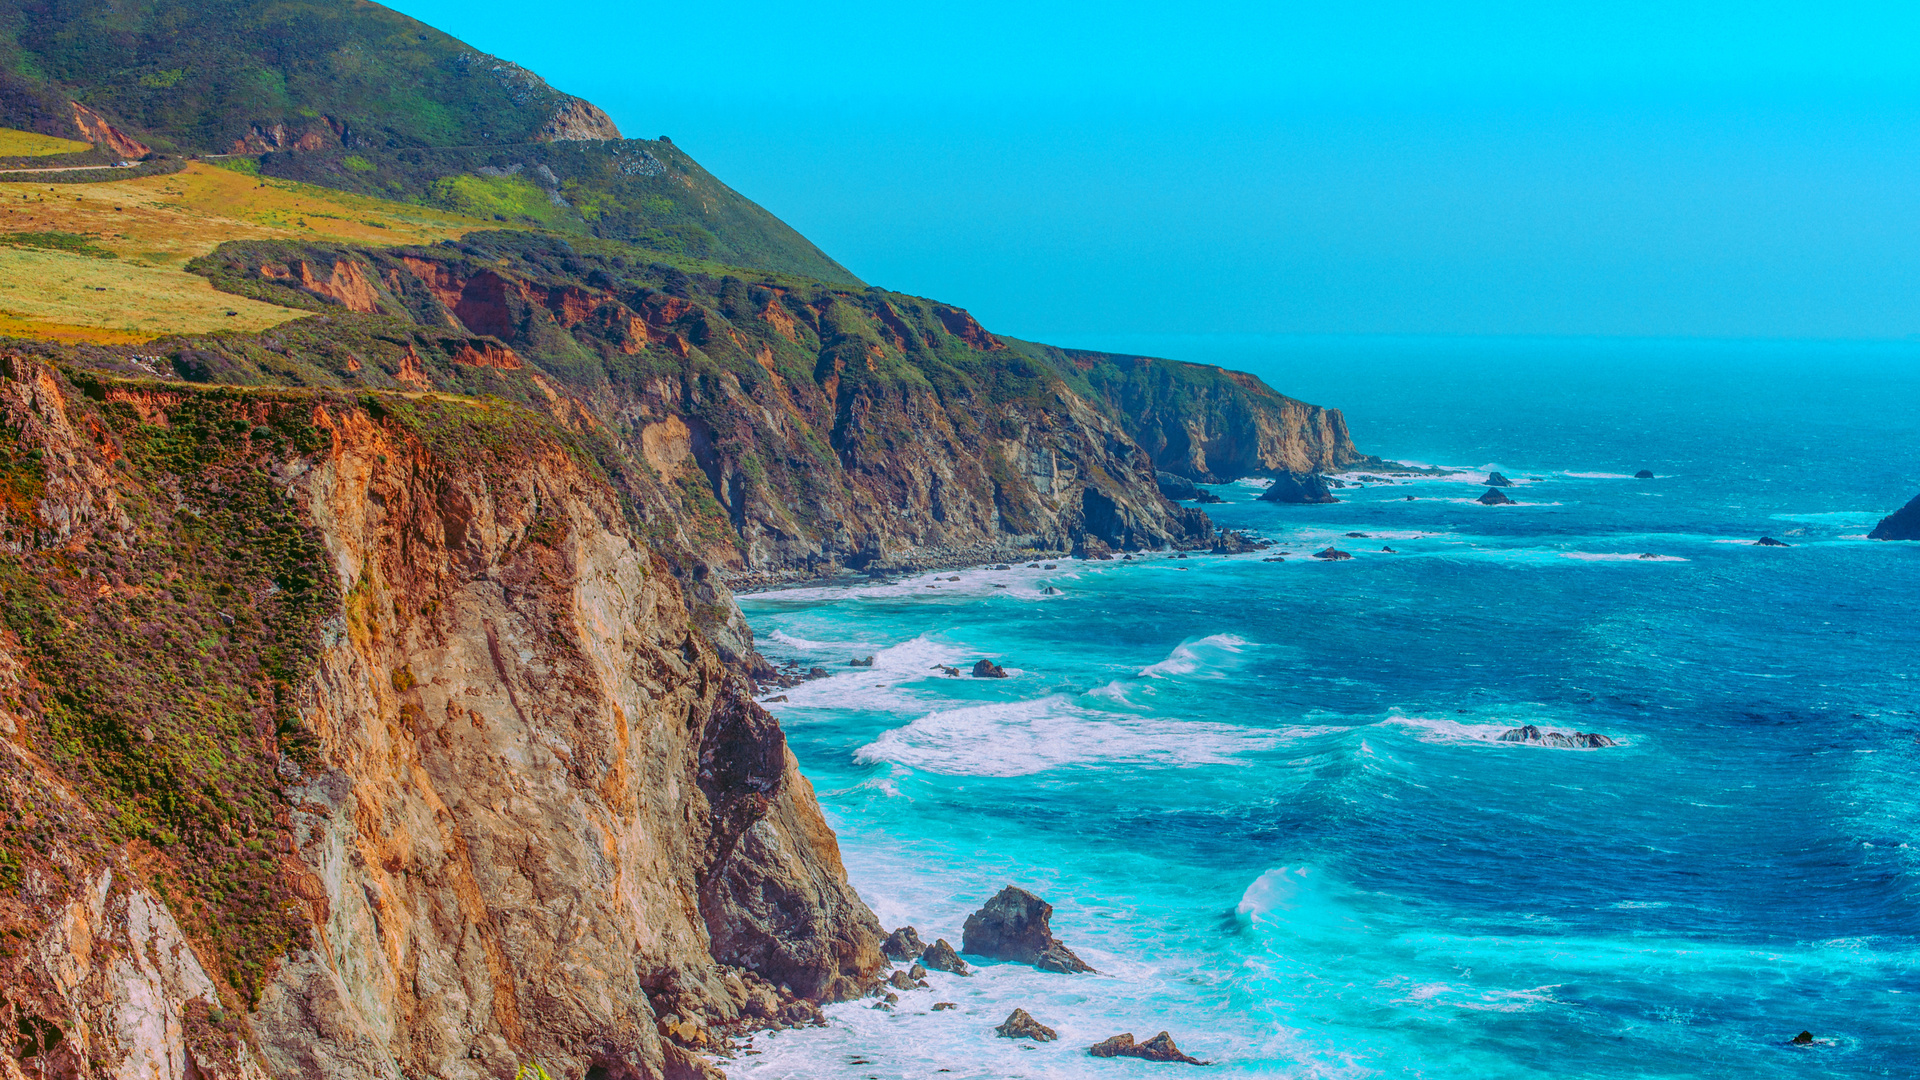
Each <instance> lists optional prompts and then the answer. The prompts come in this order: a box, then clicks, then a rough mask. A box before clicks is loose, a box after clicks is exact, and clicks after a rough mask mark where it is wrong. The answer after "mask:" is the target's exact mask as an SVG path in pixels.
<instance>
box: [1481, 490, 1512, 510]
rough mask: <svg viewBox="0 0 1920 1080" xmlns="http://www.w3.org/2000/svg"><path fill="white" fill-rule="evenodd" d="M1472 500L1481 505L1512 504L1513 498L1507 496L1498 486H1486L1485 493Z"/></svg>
mask: <svg viewBox="0 0 1920 1080" xmlns="http://www.w3.org/2000/svg"><path fill="white" fill-rule="evenodd" d="M1474 502H1477V503H1479V504H1480V505H1482V506H1512V505H1513V500H1512V499H1509V498H1507V495H1506V492H1503V491H1501V490H1500V489H1499V488H1488V489H1487V493H1486V494H1485V495H1482V496H1480V497H1479V498H1478V499H1475V500H1474Z"/></svg>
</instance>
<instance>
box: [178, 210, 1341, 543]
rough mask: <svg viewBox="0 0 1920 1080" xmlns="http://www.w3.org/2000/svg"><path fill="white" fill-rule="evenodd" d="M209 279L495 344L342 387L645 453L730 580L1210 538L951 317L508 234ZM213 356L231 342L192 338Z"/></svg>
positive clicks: (456, 348) (669, 513) (1115, 436)
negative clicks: (496, 401) (471, 411)
mask: <svg viewBox="0 0 1920 1080" xmlns="http://www.w3.org/2000/svg"><path fill="white" fill-rule="evenodd" d="M487 245H492V246H487ZM201 269H202V271H203V272H206V273H207V274H208V275H209V276H210V277H212V278H213V280H214V281H215V282H216V283H218V284H220V285H221V286H222V287H224V288H230V289H234V290H235V291H242V292H247V293H249V294H250V295H256V296H259V297H261V298H263V299H272V300H277V301H281V302H287V303H296V304H306V305H309V306H312V307H315V308H317V309H320V310H338V309H339V308H341V307H345V308H347V309H350V310H357V311H377V312H378V313H380V314H382V315H384V316H386V317H388V318H393V319H404V320H406V321H408V322H410V323H411V324H412V325H413V326H414V327H416V328H419V329H415V330H412V331H409V333H413V334H420V333H427V332H431V333H432V334H437V335H448V334H461V335H480V336H481V340H483V341H485V342H491V344H486V345H484V346H479V345H471V344H454V343H452V342H449V343H448V344H445V345H438V346H434V347H427V346H425V345H422V346H419V347H416V348H414V350H413V352H412V355H413V357H415V359H416V360H420V361H421V362H418V363H413V364H411V365H410V366H409V367H407V368H405V369H403V368H401V367H398V366H396V365H394V364H393V363H391V362H387V363H375V364H369V365H363V366H362V367H361V368H360V369H359V370H358V371H356V372H355V373H354V374H353V380H354V381H357V382H359V383H361V384H363V385H364V384H368V383H369V382H370V381H372V380H377V379H379V378H380V377H381V374H380V373H391V374H390V376H389V377H392V378H395V379H399V378H401V377H402V375H406V376H407V377H410V378H417V379H419V380H421V382H422V384H425V383H426V382H431V384H432V385H435V386H445V387H447V388H450V389H461V390H463V391H465V392H469V393H471V392H474V391H476V390H479V389H481V388H482V383H483V382H484V385H485V389H486V392H495V393H503V394H505V395H508V396H516V395H517V396H518V397H519V398H520V399H523V400H527V401H528V402H529V403H531V404H535V405H538V406H540V407H543V408H548V409H551V410H553V411H554V412H555V413H556V415H562V416H564V417H566V418H567V422H568V423H569V424H572V425H575V426H591V427H594V428H597V429H598V430H599V431H600V432H601V433H603V435H604V437H605V438H606V439H607V441H608V443H609V444H610V449H612V450H613V451H614V454H613V455H612V456H613V457H615V458H617V459H618V460H619V461H621V462H625V463H630V464H631V465H632V466H634V467H633V468H631V469H630V470H627V471H626V472H625V475H624V476H623V477H622V480H623V482H624V483H625V484H626V485H627V489H628V490H630V491H631V492H633V493H634V497H635V501H636V503H637V504H638V505H640V506H642V507H644V508H645V509H646V512H647V515H648V517H649V520H650V523H652V524H655V525H657V526H659V527H661V528H664V529H671V530H674V531H675V532H676V537H677V539H678V540H679V541H680V542H681V543H682V544H684V545H685V546H686V547H687V548H688V549H690V550H692V551H695V552H697V553H698V554H699V556H700V558H701V560H702V562H703V564H704V565H705V566H708V567H712V568H715V569H717V570H718V571H720V573H721V574H722V575H723V576H726V577H728V578H729V579H730V580H734V581H740V580H748V581H756V580H766V579H768V578H770V577H779V576H782V575H792V574H815V573H823V572H828V571H831V570H834V569H836V568H840V567H854V568H863V569H864V568H874V569H880V568H889V567H902V566H912V565H924V564H926V563H927V562H939V561H943V560H958V559H964V558H967V557H970V556H971V557H981V556H983V555H987V554H991V553H993V552H997V551H1004V550H1006V549H1010V548H1011V549H1022V548H1025V549H1037V550H1040V551H1049V552H1064V551H1068V550H1096V551H1098V550H1105V549H1106V548H1109V547H1111V548H1117V549H1129V550H1140V549H1145V548H1161V547H1174V546H1196V545H1200V544H1204V543H1207V542H1209V541H1210V539H1211V532H1212V528H1211V524H1210V523H1209V522H1208V521H1207V519H1206V517H1205V515H1204V514H1202V513H1199V512H1198V511H1194V510H1190V509H1182V508H1180V507H1177V506H1175V505H1173V504H1171V503H1169V502H1168V501H1167V500H1166V499H1164V498H1163V497H1162V496H1161V494H1160V492H1159V490H1158V488H1157V486H1156V484H1155V482H1154V465H1153V461H1152V459H1151V457H1150V455H1149V454H1148V453H1147V452H1145V451H1144V450H1143V449H1142V447H1141V445H1140V443H1139V442H1138V441H1136V439H1135V438H1134V436H1133V435H1131V434H1129V430H1128V423H1129V421H1128V420H1127V419H1126V418H1125V417H1124V416H1123V415H1121V414H1120V413H1119V412H1117V411H1116V409H1115V407H1114V405H1113V404H1112V403H1111V402H1109V401H1108V400H1107V399H1106V397H1105V396H1104V395H1103V394H1102V393H1101V392H1099V391H1098V390H1097V389H1096V388H1095V386H1094V384H1093V383H1092V382H1090V381H1089V380H1088V379H1087V377H1086V374H1085V372H1083V371H1081V370H1080V369H1079V368H1077V367H1075V366H1074V365H1073V364H1071V363H1065V362H1063V361H1062V359H1061V355H1060V354H1059V353H1058V350H1047V349H1044V348H1040V347H1035V346H1030V345H1027V344H1025V343H1019V342H1014V343H1009V342H1007V341H1003V340H1001V339H999V338H997V337H996V336H995V335H993V334H992V333H990V332H988V331H987V330H986V329H985V328H984V327H982V326H981V325H980V324H979V323H978V322H977V321H975V320H974V319H973V317H972V316H971V315H969V314H967V313H966V312H965V311H962V310H960V309H958V308H954V307H951V306H948V305H943V304H938V303H935V302H932V301H928V300H924V299H920V298H917V297H909V296H903V295H900V294H897V293H888V292H884V291H882V290H877V289H867V290H848V289H845V288H836V287H829V286H823V285H818V284H806V283H799V282H783V281H777V280H773V281H766V282H760V283H748V282H745V281H742V280H740V279H738V278H731V277H729V278H720V279H715V278H696V277H692V276H689V275H687V274H683V273H680V272H678V271H674V270H672V269H671V268H667V267H661V266H652V267H640V266H633V265H629V264H627V263H626V262H625V260H623V259H622V260H610V259H593V258H589V257H587V256H582V255H579V254H577V253H574V252H572V251H571V250H570V249H565V248H563V247H558V246H555V245H554V244H553V243H552V242H551V241H547V240H543V239H539V238H529V237H526V236H523V235H509V234H497V235H493V236H490V237H489V238H487V239H486V240H484V241H483V242H482V241H477V242H474V243H469V244H467V245H465V246H464V247H463V248H458V249H450V248H444V247H443V248H430V249H406V250H397V251H392V252H366V251H351V250H346V249H317V248H316V249H310V250H309V249H292V248H288V247H286V246H284V245H267V244H250V245H249V244H235V245H229V246H228V247H227V248H223V249H222V251H221V253H219V254H218V255H217V256H215V257H214V258H212V259H209V260H207V261H205V262H204V263H202V264H201ZM369 283H372V287H371V288H367V287H366V286H368V285H369ZM210 346H218V347H221V348H227V346H220V345H219V343H206V344H201V343H195V344H194V345H192V346H189V347H187V348H184V349H182V350H181V352H182V354H183V355H185V354H192V355H194V356H198V355H201V354H202V353H205V352H210V351H211V348H210ZM482 353H485V354H486V355H488V356H491V357H494V358H496V359H493V360H489V361H484V362H483V361H482V360H479V359H476V357H477V356H479V355H480V354H482ZM436 357H446V360H445V361H436V360H435V358H436ZM422 358H424V359H422ZM463 358H464V359H463ZM193 363H195V364H200V365H201V367H206V368H207V369H208V372H209V373H208V374H207V375H205V376H202V375H200V374H199V371H200V370H201V367H188V368H184V369H183V370H185V371H186V373H187V374H188V375H189V377H196V378H197V377H209V378H222V377H233V376H232V375H230V374H229V375H221V374H215V373H213V371H212V367H213V366H221V365H224V366H223V367H222V370H224V371H226V372H237V371H241V370H243V369H244V368H245V366H246V363H247V362H246V361H244V360H243V359H241V358H237V357H235V358H230V359H228V360H225V361H221V362H220V364H217V365H211V366H210V365H207V364H204V363H202V362H200V361H193ZM176 366H177V367H178V366H180V361H178V360H176ZM1186 366H1189V365H1182V367H1186ZM481 368H488V369H490V370H491V371H492V372H497V373H498V375H497V376H496V375H492V374H490V375H488V376H487V378H486V379H485V380H482V379H481V377H480V375H479V371H478V369H481ZM515 372H517V374H513V373H515ZM338 376H339V373H338V369H335V371H334V372H333V373H332V374H331V375H329V374H328V373H316V377H318V378H328V377H338ZM1267 398H1272V399H1274V400H1275V401H1278V402H1282V403H1284V402H1285V399H1280V398H1278V395H1273V394H1272V393H1271V391H1267V392H1266V396H1265V397H1260V396H1258V395H1247V396H1246V401H1245V402H1243V403H1242V404H1241V406H1240V413H1241V414H1245V418H1246V422H1247V423H1248V424H1251V425H1253V426H1254V427H1255V428H1256V429H1258V430H1259V431H1265V432H1269V433H1270V434H1271V436H1272V437H1271V438H1269V439H1268V443H1269V444H1271V445H1270V446H1269V447H1268V451H1269V453H1268V456H1274V455H1275V454H1280V455H1281V456H1284V453H1282V451H1281V450H1278V449H1274V448H1276V447H1280V446H1281V444H1282V443H1285V448H1286V449H1287V450H1290V451H1291V452H1293V453H1296V454H1299V453H1303V452H1304V451H1303V450H1302V447H1303V446H1305V445H1306V443H1307V442H1308V441H1310V440H1311V439H1313V438H1315V437H1316V434H1317V429H1316V430H1309V428H1307V427H1303V426H1302V424H1301V423H1300V417H1296V416H1293V415H1292V414H1288V415H1279V414H1277V413H1276V415H1274V416H1271V417H1267V416H1264V415H1262V414H1260V410H1261V409H1262V408H1264V407H1265V404H1264V403H1265V402H1266V399H1267ZM1292 404H1295V405H1297V403H1292ZM1300 409H1301V410H1310V411H1312V412H1314V413H1317V412H1318V410H1312V409H1311V407H1310V406H1301V407H1300ZM1304 415H1306V413H1305V412H1303V413H1302V416H1304ZM1289 425H1291V426H1289ZM1340 438H1341V439H1344V429H1341V431H1340ZM1289 440H1290V441H1289ZM1215 441H1216V442H1217V441H1218V440H1215ZM1255 441H1257V438H1256V439H1255ZM1250 452H1251V453H1253V454H1254V456H1256V457H1257V456H1258V453H1259V451H1258V450H1254V451H1250Z"/></svg>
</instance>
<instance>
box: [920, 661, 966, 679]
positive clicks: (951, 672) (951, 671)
mask: <svg viewBox="0 0 1920 1080" xmlns="http://www.w3.org/2000/svg"><path fill="white" fill-rule="evenodd" d="M928 670H931V671H937V672H939V673H940V674H942V675H945V676H947V677H948V678H954V677H956V676H958V675H959V674H960V669H959V668H957V667H950V666H948V665H946V664H935V665H933V667H932V668H930V669H928Z"/></svg>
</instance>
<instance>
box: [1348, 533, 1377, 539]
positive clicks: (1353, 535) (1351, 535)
mask: <svg viewBox="0 0 1920 1080" xmlns="http://www.w3.org/2000/svg"><path fill="white" fill-rule="evenodd" d="M1347 539H1349V540H1370V539H1372V537H1369V536H1368V535H1367V534H1366V533H1348V534H1347Z"/></svg>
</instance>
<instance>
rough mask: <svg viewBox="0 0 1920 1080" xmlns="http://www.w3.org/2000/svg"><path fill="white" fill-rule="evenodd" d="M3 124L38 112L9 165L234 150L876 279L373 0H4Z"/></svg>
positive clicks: (359, 186)
mask: <svg viewBox="0 0 1920 1080" xmlns="http://www.w3.org/2000/svg"><path fill="white" fill-rule="evenodd" d="M0 125H5V126H8V127H11V128H14V129H17V131H18V132H20V134H15V135H12V136H8V137H7V138H6V139H0V167H4V166H6V165H9V164H13V165H22V164H30V163H31V161H30V159H31V158H32V157H33V156H34V155H52V156H50V157H45V158H44V161H43V164H45V165H60V166H80V165H93V164H110V163H112V162H114V161H118V160H121V159H123V158H128V159H130V158H138V157H141V156H142V155H143V154H145V153H147V152H148V151H152V152H156V153H159V154H163V155H175V156H180V155H234V156H236V157H238V158H240V159H242V160H241V161H240V162H239V164H240V165H241V166H242V167H244V168H246V169H249V170H253V171H255V172H257V173H258V174H261V175H265V176H270V177H278V178H281V179H288V180H298V181H302V182H306V183H312V184H320V185H324V186H327V187H332V188H338V189H341V190H344V191H351V192H355V193H358V194H364V195H374V196H379V197H381V198H385V199H391V200H400V201H405V202H412V203H416V204H419V205H423V206H431V207H435V208H437V209H441V210H445V211H450V212H455V213H460V214H466V215H473V216H477V217H480V218H483V219H486V220H490V221H494V222H496V223H504V224H511V225H515V226H522V227H535V228H540V229H549V230H554V231H558V232H563V233H567V234H571V235H578V236H593V237H599V238H602V239H609V240H617V241H621V242H624V243H631V244H637V245H640V246H642V247H646V248H649V249H651V250H656V251H660V252H662V253H665V254H670V255H679V256H687V257H691V258H697V259H705V260H710V261H716V262H724V263H728V264H732V265H736V266H747V267H756V268H763V269H769V270H777V271H782V272H786V273H794V274H802V275H806V276H809V277H815V278H819V279H821V280H824V281H835V282H840V283H843V284H858V279H856V278H855V277H854V276H853V275H852V274H850V273H848V272H847V270H846V268H845V267H842V266H841V265H840V264H838V263H836V262H834V261H833V260H832V259H830V258H828V257H827V256H826V254H825V253H823V252H821V251H820V249H819V248H817V247H815V246H814V245H813V244H812V243H810V242H808V240H807V239H806V238H805V237H803V236H801V235H800V234H799V233H797V232H795V231H794V230H793V229H791V228H789V227H788V226H787V225H786V224H785V223H784V222H782V221H780V220H779V219H778V218H775V217H774V216H773V215H772V214H769V213H767V212H766V211H765V210H763V209H761V208H760V207H759V206H756V205H754V204H753V203H752V202H751V201H749V200H747V199H745V198H743V197H742V196H741V195H740V194H739V193H738V192H735V191H734V190H733V189H731V188H729V187H727V186H726V185H725V184H722V183H720V182H719V181H718V180H716V179H714V177H712V176H711V175H709V174H708V173H707V172H706V170H704V169H702V168H700V166H699V165H697V164H695V163H694V162H693V160H692V159H691V158H689V157H687V156H686V155H685V154H683V153H681V152H680V151H679V150H678V149H677V148H675V147H674V146H673V144H672V143H671V142H670V141H668V140H666V139H664V138H663V139H659V140H629V139H623V138H621V137H620V132H619V130H618V129H617V128H616V127H615V126H614V124H613V121H612V120H611V119H609V118H608V117H607V116H606V114H605V113H603V112H601V111H600V110H599V109H597V108H595V107H594V106H593V105H592V104H591V103H589V102H586V101H583V100H581V99H579V98H576V97H573V96H571V95H569V94H564V93H561V92H560V91H558V90H555V89H554V88H552V87H550V86H548V85H547V84H546V82H545V81H543V80H542V79H541V78H540V77H539V76H537V75H535V74H533V73H532V72H530V71H527V70H526V69H524V68H521V67H519V66H518V65H516V64H513V63H511V62H509V61H506V60H502V59H500V58H498V57H494V56H489V55H487V54H485V53H482V52H480V51H478V50H476V49H474V48H473V47H471V46H469V45H467V44H465V43H463V42H461V41H459V40H457V39H455V38H453V37H450V36H449V35H447V34H444V33H442V32H440V31H438V30H435V29H434V28H432V27H430V26H427V25H425V24H423V23H420V22H418V21H416V20H414V19H410V18H408V17H407V16H405V15H402V14H400V13H398V12H395V11H391V10H389V9H387V8H384V7H381V6H380V5H378V4H374V3H369V2H366V0H59V2H48V3H35V4H21V3H15V4H0ZM36 135H37V136H47V137H57V138H60V139H66V140H80V141H79V142H68V143H66V144H64V145H63V144H60V143H58V142H47V141H45V140H41V141H34V139H33V138H32V136H36ZM95 146H97V147H99V149H97V150H96V149H94V147H95ZM91 178H92V177H88V179H91Z"/></svg>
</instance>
